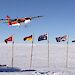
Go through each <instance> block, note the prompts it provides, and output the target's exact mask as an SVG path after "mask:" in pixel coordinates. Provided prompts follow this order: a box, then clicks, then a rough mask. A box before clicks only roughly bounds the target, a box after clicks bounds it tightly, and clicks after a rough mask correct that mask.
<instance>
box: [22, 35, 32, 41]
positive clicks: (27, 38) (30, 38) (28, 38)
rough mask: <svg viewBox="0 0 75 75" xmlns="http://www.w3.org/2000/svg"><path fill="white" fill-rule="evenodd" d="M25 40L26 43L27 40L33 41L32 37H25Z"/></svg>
mask: <svg viewBox="0 0 75 75" xmlns="http://www.w3.org/2000/svg"><path fill="white" fill-rule="evenodd" d="M23 40H24V41H26V40H28V41H31V40H32V35H30V36H27V37H24V38H23Z"/></svg>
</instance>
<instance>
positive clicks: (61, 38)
mask: <svg viewBox="0 0 75 75" xmlns="http://www.w3.org/2000/svg"><path fill="white" fill-rule="evenodd" d="M66 40H67V35H64V36H61V37H56V41H57V42H62V41H66Z"/></svg>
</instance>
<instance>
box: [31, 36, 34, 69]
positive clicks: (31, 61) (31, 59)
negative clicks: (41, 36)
mask: <svg viewBox="0 0 75 75" xmlns="http://www.w3.org/2000/svg"><path fill="white" fill-rule="evenodd" d="M33 36H34V35H32V48H31V59H30V68H31V67H32V57H33V40H34V37H33Z"/></svg>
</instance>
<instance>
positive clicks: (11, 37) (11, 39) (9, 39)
mask: <svg viewBox="0 0 75 75" xmlns="http://www.w3.org/2000/svg"><path fill="white" fill-rule="evenodd" d="M4 41H5V43H6V44H7V43H8V41H10V42H11V41H13V36H10V37H8V38H7V39H5V40H4Z"/></svg>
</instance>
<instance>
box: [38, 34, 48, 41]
mask: <svg viewBox="0 0 75 75" xmlns="http://www.w3.org/2000/svg"><path fill="white" fill-rule="evenodd" d="M42 40H47V34H44V35H40V36H39V37H38V41H42Z"/></svg>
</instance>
